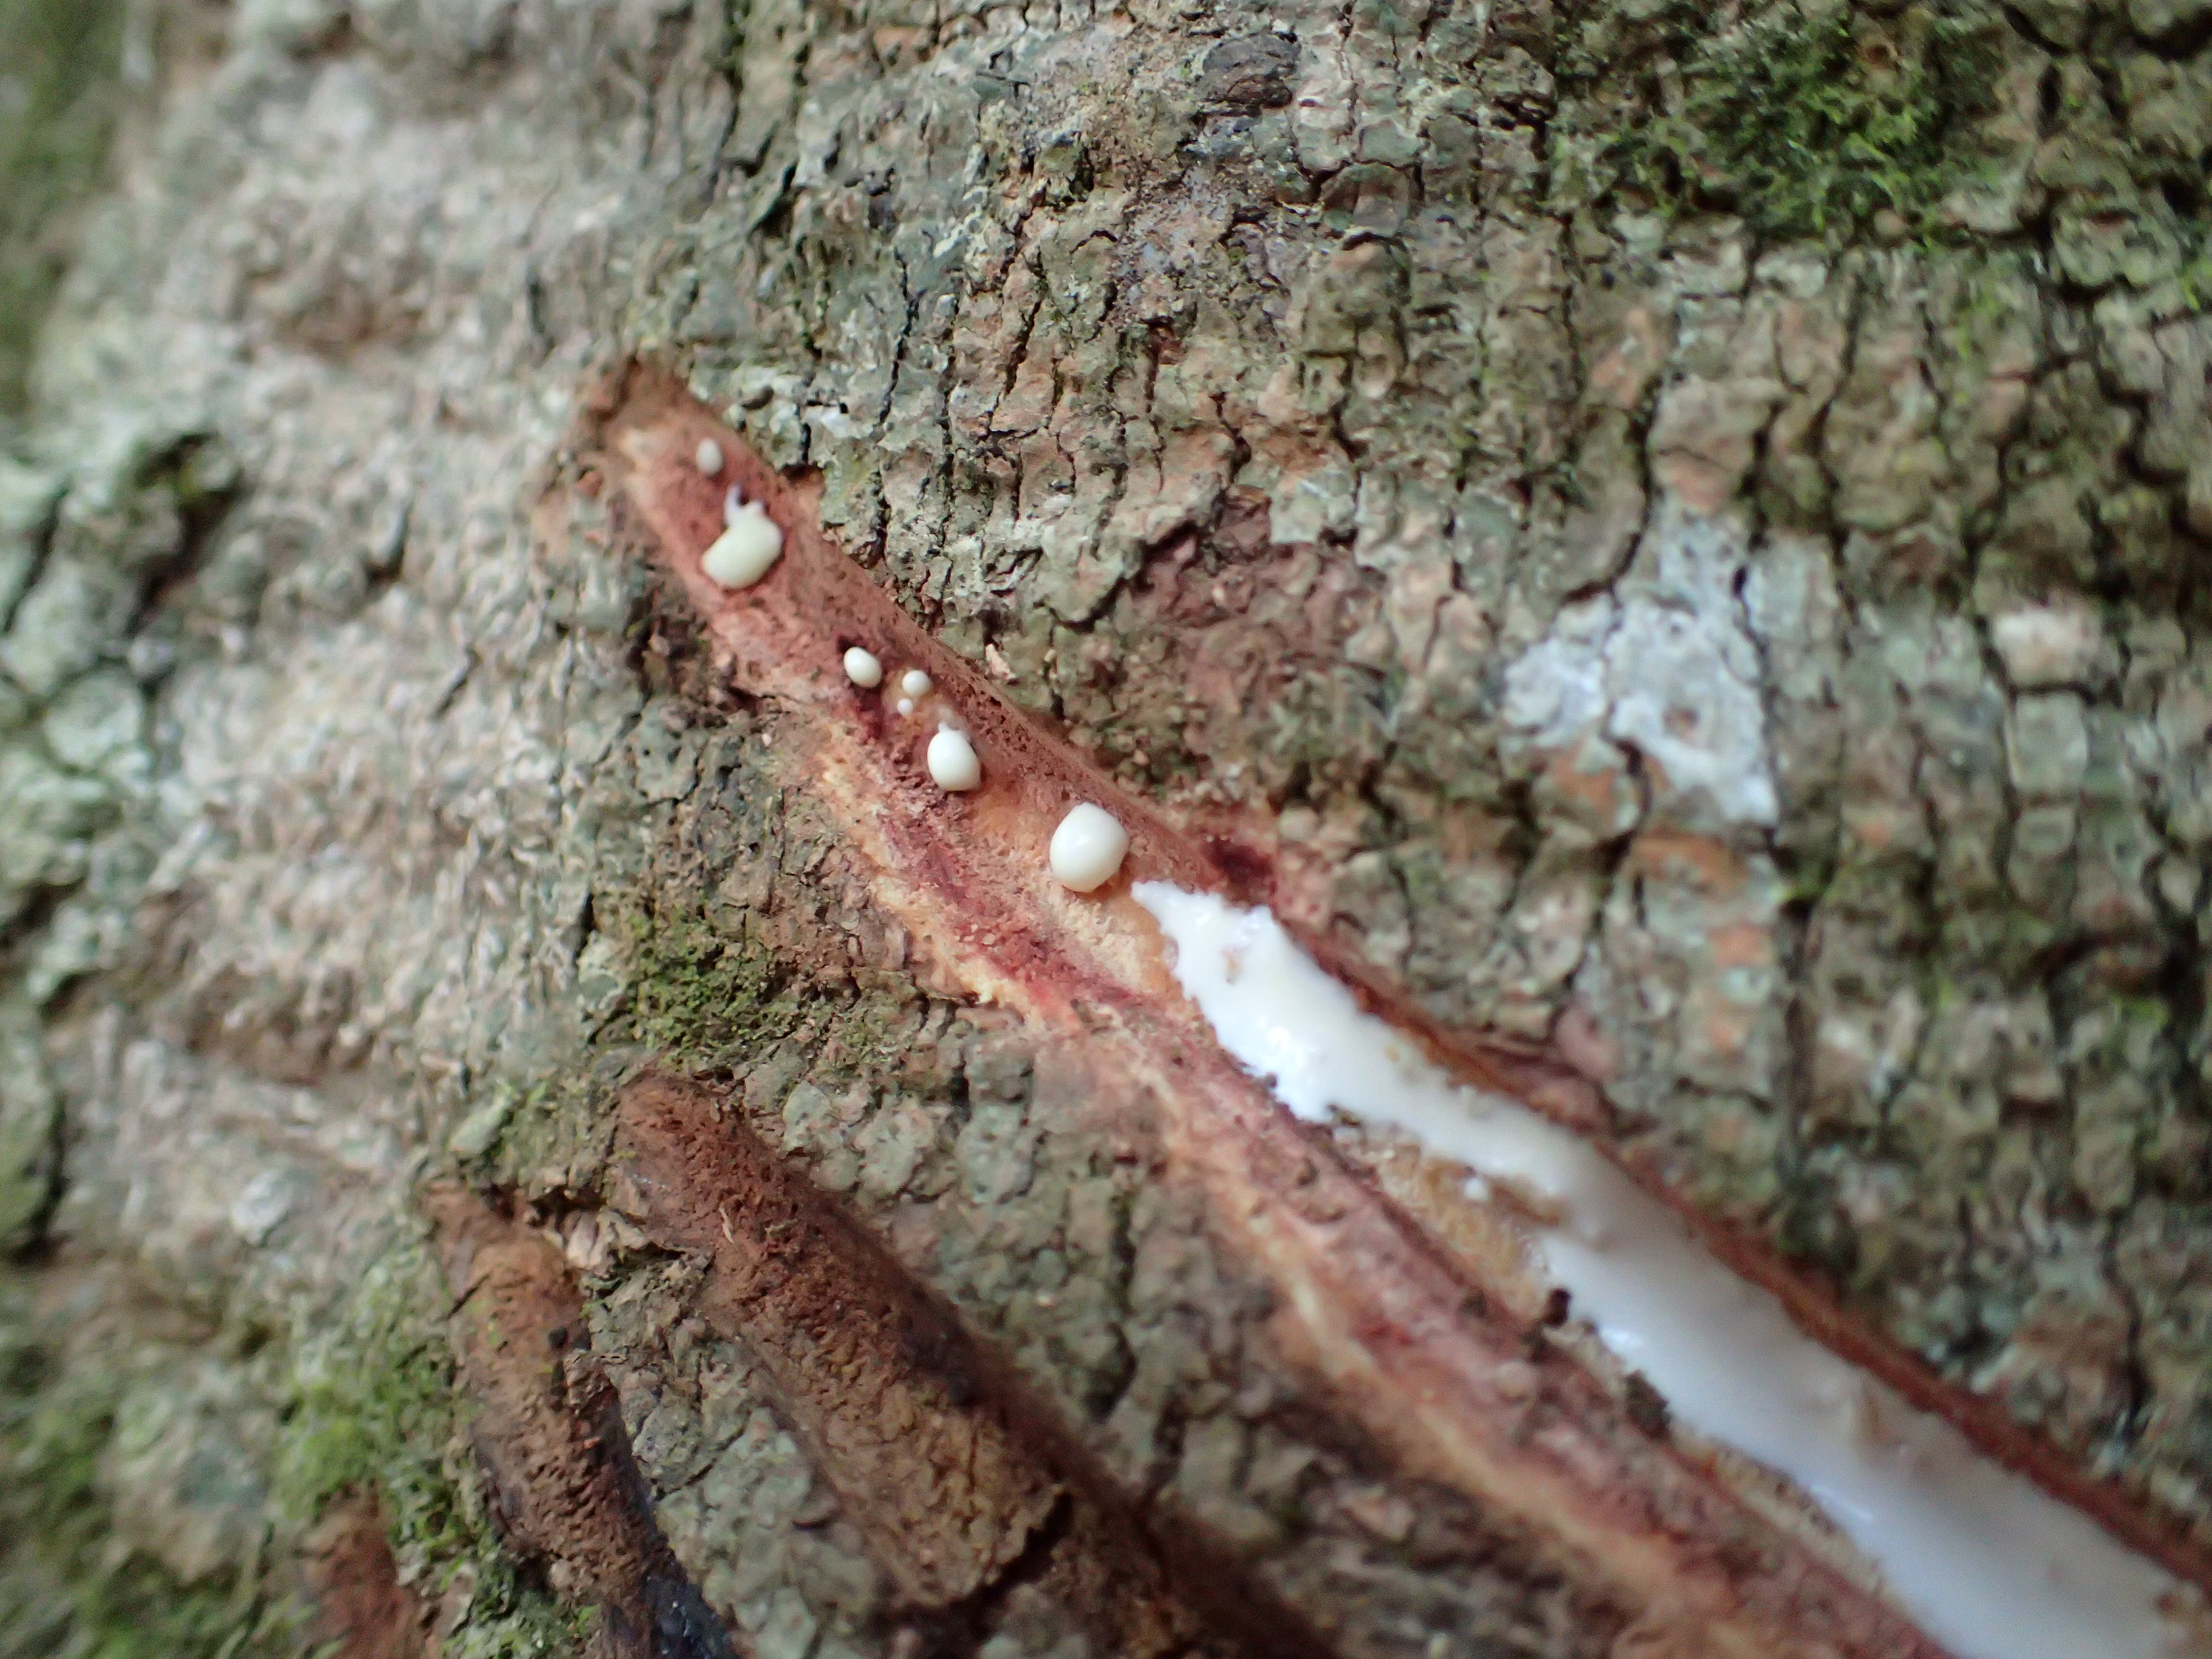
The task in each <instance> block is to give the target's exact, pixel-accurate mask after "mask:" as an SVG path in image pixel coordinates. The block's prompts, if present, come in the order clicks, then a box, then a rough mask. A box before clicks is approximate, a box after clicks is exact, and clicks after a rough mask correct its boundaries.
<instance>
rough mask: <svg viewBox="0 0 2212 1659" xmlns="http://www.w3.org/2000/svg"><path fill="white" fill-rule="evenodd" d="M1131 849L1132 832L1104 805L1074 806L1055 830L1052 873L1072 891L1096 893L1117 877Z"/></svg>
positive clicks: (1051, 856)
mask: <svg viewBox="0 0 2212 1659" xmlns="http://www.w3.org/2000/svg"><path fill="white" fill-rule="evenodd" d="M1128 851H1129V832H1128V831H1127V830H1126V829H1123V828H1122V827H1121V821H1120V820H1119V819H1117V818H1115V816H1114V815H1113V814H1112V813H1111V812H1109V811H1107V810H1106V809H1105V808H1104V807H1103V806H1094V805H1091V803H1090V802H1089V801H1085V802H1084V803H1083V804H1082V805H1080V806H1077V807H1073V808H1071V809H1070V810H1069V811H1068V814H1067V816H1066V817H1064V818H1062V819H1061V820H1060V827H1059V828H1058V829H1055V830H1054V831H1053V832H1052V846H1051V848H1050V850H1049V853H1048V858H1049V860H1050V861H1051V864H1052V873H1053V875H1054V877H1055V878H1057V879H1058V880H1059V882H1060V885H1061V886H1063V887H1065V888H1066V889H1068V890H1070V891H1071V892H1077V893H1094V892H1096V891H1097V890H1098V889H1100V888H1101V887H1103V886H1104V885H1105V884H1107V883H1108V882H1109V881H1111V880H1113V879H1114V878H1115V874H1116V873H1117V872H1119V871H1120V870H1121V860H1122V859H1123V858H1124V857H1125V856H1127V853H1128Z"/></svg>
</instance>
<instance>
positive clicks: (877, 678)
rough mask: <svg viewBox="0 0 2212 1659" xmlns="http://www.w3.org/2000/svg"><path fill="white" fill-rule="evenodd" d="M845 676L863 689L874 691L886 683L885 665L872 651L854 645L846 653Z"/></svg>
mask: <svg viewBox="0 0 2212 1659" xmlns="http://www.w3.org/2000/svg"><path fill="white" fill-rule="evenodd" d="M845 678H847V679H848V680H850V681H852V682H853V684H855V685H857V686H859V687H860V689H861V690H863V691H872V690H875V689H876V688H877V687H878V686H879V685H881V684H883V683H884V665H883V663H882V662H881V661H880V660H879V659H878V658H877V656H876V653H874V652H872V651H864V650H862V649H861V648H860V647H859V646H857V645H856V646H854V647H851V648H850V649H848V651H847V652H846V653H845Z"/></svg>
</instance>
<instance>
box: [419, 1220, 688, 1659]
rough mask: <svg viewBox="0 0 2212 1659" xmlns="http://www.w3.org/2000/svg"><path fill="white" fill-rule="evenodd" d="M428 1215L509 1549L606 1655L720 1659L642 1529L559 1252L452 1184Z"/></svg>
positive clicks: (618, 1423)
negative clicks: (579, 1605) (568, 1606)
mask: <svg viewBox="0 0 2212 1659" xmlns="http://www.w3.org/2000/svg"><path fill="white" fill-rule="evenodd" d="M426 1207H427V1208H428V1211H429V1213H430V1217H431V1219H432V1221H433V1222H434V1224H435V1225H436V1227H437V1230H438V1237H439V1243H440V1247H441V1255H442V1258H443V1261H444V1263H445V1269H446V1278H447V1284H448V1285H450V1286H451V1288H452V1290H453V1296H454V1301H455V1306H454V1309H453V1315H452V1316H451V1318H450V1319H449V1320H448V1321H447V1328H448V1330H449V1331H450V1333H451V1335H452V1339H453V1348H454V1352H455V1353H456V1354H457V1355H458V1356H459V1361H460V1370H461V1380H462V1383H463V1384H464V1386H465V1389H467V1391H468V1393H469V1394H470V1395H471V1396H472V1397H473V1398H474V1400H475V1401H476V1403H477V1417H476V1419H475V1422H474V1423H473V1425H471V1437H472V1440H473V1443H474V1444H475V1448H476V1451H477V1456H478V1457H479V1458H480V1459H481V1460H482V1461H483V1466H484V1469H485V1471H486V1473H487V1474H488V1475H489V1480H490V1486H491V1497H492V1504H493V1510H494V1513H495V1516H496V1517H497V1519H498V1521H499V1523H500V1526H501V1531H502V1533H503V1534H504V1535H505V1537H506V1540H507V1543H508V1545H509V1547H512V1548H513V1549H514V1550H515V1551H517V1553H520V1554H521V1555H522V1556H524V1557H525V1558H526V1559H538V1560H542V1561H544V1562H545V1563H547V1564H548V1576H549V1577H550V1579H551V1581H552V1583H553V1587H554V1589H556V1590H557V1591H559V1592H560V1593H561V1594H562V1595H564V1596H567V1597H570V1598H572V1599H574V1600H578V1601H596V1602H598V1603H599V1606H600V1607H601V1608H602V1609H603V1611H604V1613H605V1619H606V1626H605V1638H606V1644H607V1650H608V1651H609V1653H610V1654H611V1655H612V1656H614V1659H732V1646H731V1643H730V1640H729V1638H728V1637H727V1636H726V1634H725V1632H723V1629H722V1626H721V1624H720V1620H717V1619H716V1618H715V1617H714V1614H713V1613H711V1612H710V1611H708V1607H707V1604H706V1603H705V1601H702V1599H701V1598H700V1595H699V1593H698V1591H697V1590H696V1589H695V1588H693V1586H692V1584H691V1583H690V1580H689V1579H688V1578H687V1577H685V1576H684V1570H683V1569H682V1568H681V1567H680V1566H679V1565H678V1564H677V1561H676V1558H675V1556H674V1555H673V1554H672V1553H671V1552H670V1550H669V1547H668V1545H667V1542H666V1541H665V1539H663V1538H662V1537H661V1535H660V1529H659V1527H658V1525H657V1524H655V1522H654V1521H653V1510H652V1501H651V1498H650V1497H649V1495H648V1494H647V1491H646V1487H645V1483H644V1482H643V1480H641V1478H640V1477H639V1474H638V1472H637V1468H636V1465H635V1462H634V1461H633V1460H632V1458H631V1455H630V1450H629V1436H628V1435H627V1434H626V1433H625V1432H624V1431H623V1420H622V1412H621V1409H620V1407H619V1406H618V1405H617V1401H616V1400H615V1395H614V1391H613V1389H611V1388H609V1387H608V1386H607V1383H606V1382H605V1378H604V1377H603V1376H601V1374H600V1372H599V1369H598V1367H597V1366H596V1364H594V1363H593V1361H592V1357H591V1353H590V1351H589V1346H590V1338H589V1334H588V1330H587V1328H586V1324H585V1321H584V1310H583V1304H582V1303H581V1301H580V1299H579V1297H577V1294H576V1289H575V1285H574V1283H573V1282H572V1281H571V1279H570V1278H569V1276H568V1267H567V1265H566V1264H565V1263H564V1262H563V1261H562V1259H561V1255H560V1252H559V1251H558V1250H556V1249H554V1247H553V1246H552V1245H551V1244H550V1243H549V1242H547V1240H546V1239H545V1238H544V1237H542V1236H541V1235H540V1234H538V1233H537V1232H536V1231H532V1229H530V1228H529V1227H526V1226H524V1225H521V1224H520V1223H518V1222H515V1221H513V1220H511V1219H510V1218H507V1217H506V1216H504V1215H502V1214H501V1213H500V1212H498V1211H497V1210H495V1209H494V1208H492V1207H491V1206H489V1205H488V1204H486V1203H485V1202H483V1200H481V1199H479V1198H477V1196H475V1195H474V1194H471V1193H469V1192H466V1191H464V1190H462V1189H461V1188H456V1187H441V1188H435V1189H434V1190H433V1191H432V1192H431V1193H430V1194H429V1196H428V1199H427V1200H426Z"/></svg>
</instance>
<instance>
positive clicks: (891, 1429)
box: [611, 1077, 1328, 1659]
mask: <svg viewBox="0 0 2212 1659" xmlns="http://www.w3.org/2000/svg"><path fill="white" fill-rule="evenodd" d="M617 1124H618V1127H617V1142H616V1153H615V1164H614V1170H613V1174H612V1177H611V1181H612V1188H613V1193H612V1196H613V1200H614V1202H615V1204H616V1206H617V1208H619V1209H622V1210H624V1211H626V1212H628V1213H629V1215H630V1217H631V1218H632V1219H633V1220H635V1221H636V1222H637V1223H638V1224H639V1225H641V1227H642V1228H643V1229H644V1231H645V1232H646V1234H647V1237H649V1238H650V1239H651V1240H652V1241H653V1243H655V1244H656V1245H658V1246H659V1247H660V1248H662V1249H668V1250H672V1251H680V1252H683V1253H684V1254H687V1255H703V1256H705V1257H707V1258H708V1259H709V1260H710V1261H711V1262H712V1267H711V1269H710V1271H709V1272H708V1275H707V1277H706V1279H704V1280H703V1281H702V1285H701V1287H700V1289H699V1291H698V1292H697V1304H696V1306H697V1312H698V1314H699V1315H700V1316H701V1317H702V1318H703V1319H704V1320H705V1322H707V1324H708V1326H709V1327H710V1328H713V1329H714V1331H715V1332H717V1333H718V1334H720V1335H723V1336H726V1337H729V1338H732V1339H734V1340H738V1341H739V1342H742V1343H743V1344H744V1346H745V1348H746V1349H747V1351H748V1352H750V1353H752V1354H753V1355H754V1356H755V1357H756V1358H757V1359H758V1360H759V1361H760V1363H761V1364H762V1365H763V1367H764V1368H765V1369H766V1370H767V1371H768V1372H769V1376H771V1377H772V1378H773V1379H774V1380H775V1387H776V1389H777V1391H778V1394H779V1395H780V1397H781V1400H780V1403H781V1405H782V1407H784V1409H785V1411H786V1412H787V1414H788V1415H789V1417H790V1419H792V1420H793V1422H794V1423H795V1424H797V1425H799V1430H800V1431H801V1433H802V1435H803V1436H804V1437H805V1440H806V1442H807V1443H808V1445H809V1449H810V1451H811V1453H812V1455H813V1457H814V1460H815V1462H816V1465H817V1468H820V1469H821V1470H822V1471H823V1474H824V1475H825V1477H826V1478H827V1479H828V1480H829V1482H830V1483H831V1485H832V1486H835V1487H836V1491H837V1493H838V1496H839V1498H841V1499H842V1501H843V1504H844V1505H845V1509H846V1512H847V1513H848V1515H849V1516H852V1517H853V1519H854V1522H856V1523H857V1524H858V1525H859V1526H860V1528H861V1530H862V1531H863V1533H864V1534H866V1536H867V1538H868V1540H869V1542H870V1545H871V1547H872V1549H873V1550H874V1552H875V1553H876V1555H877V1559H878V1560H879V1561H880V1562H881V1563H882V1564H883V1565H884V1566H885V1567H886V1568H887V1569H888V1570H889V1571H890V1572H891V1573H892V1574H893V1576H894V1577H895V1578H896V1580H897V1582H898V1583H899V1585H900V1587H901V1589H902V1592H903V1593H904V1595H905V1596H906V1597H907V1599H908V1601H909V1603H910V1604H911V1605H912V1606H913V1607H914V1608H915V1610H918V1611H920V1612H921V1613H926V1614H927V1613H937V1614H946V1613H956V1614H957V1613H958V1612H959V1610H960V1606H961V1604H962V1603H963V1602H965V1603H972V1602H975V1601H980V1600H985V1599H987V1598H988V1597H989V1596H990V1595H992V1594H993V1593H994V1590H996V1589H998V1588H999V1587H1000V1585H1001V1583H1003V1581H1005V1580H1006V1579H1007V1578H1008V1577H1009V1576H1010V1575H1011V1574H1012V1573H1013V1572H1014V1571H1016V1569H1017V1567H1018V1565H1020V1566H1021V1567H1022V1568H1023V1569H1024V1571H1027V1572H1028V1573H1030V1574H1031V1575H1033V1576H1034V1577H1035V1578H1036V1579H1037V1580H1041V1581H1042V1583H1043V1584H1044V1586H1045V1587H1046V1588H1047V1589H1049V1590H1051V1591H1052V1592H1054V1594H1055V1599H1057V1600H1059V1601H1061V1602H1062V1603H1063V1604H1064V1605H1066V1607H1068V1608H1069V1610H1070V1612H1071V1613H1073V1614H1074V1615H1075V1616H1077V1617H1078V1618H1079V1620H1082V1622H1083V1623H1084V1624H1085V1626H1088V1627H1089V1628H1090V1629H1091V1631H1092V1632H1094V1633H1095V1634H1096V1635H1097V1638H1098V1639H1099V1640H1100V1642H1101V1643H1102V1644H1103V1650H1105V1651H1108V1652H1112V1653H1116V1654H1128V1655H1141V1656H1156V1655H1166V1654H1176V1653H1184V1652H1188V1651H1190V1650H1192V1649H1193V1648H1194V1647H1196V1646H1198V1645H1199V1644H1200V1643H1201V1641H1203V1642H1204V1643H1205V1644H1206V1648H1207V1650H1210V1651H1218V1650H1219V1645H1218V1644H1219V1643H1220V1641H1221V1639H1222V1638H1224V1637H1226V1638H1228V1639H1229V1640H1230V1641H1231V1643H1232V1644H1233V1645H1234V1647H1235V1649H1236V1650H1239V1651H1246V1652H1249V1653H1253V1654H1260V1653H1265V1654H1268V1655H1281V1656H1285V1659H1293V1656H1321V1655H1323V1654H1325V1653H1326V1652H1327V1651H1328V1649H1327V1648H1326V1646H1325V1645H1324V1644H1322V1642H1321V1641H1320V1640H1319V1639H1318V1638H1316V1637H1315V1636H1314V1635H1313V1634H1312V1633H1311V1632H1309V1631H1307V1630H1306V1629H1304V1627H1303V1626H1302V1625H1301V1624H1300V1623H1299V1621H1298V1620H1297V1618H1296V1617H1295V1615H1293V1614H1292V1613H1290V1612H1289V1611H1288V1610H1287V1609H1285V1607H1282V1605H1281V1604H1280V1603H1279V1601H1277V1600H1276V1598H1274V1597H1273V1596H1271V1595H1268V1594H1267V1592H1266V1591H1265V1590H1263V1589H1260V1588H1259V1587H1258V1586H1256V1585H1255V1584H1254V1583H1251V1582H1250V1581H1249V1577H1247V1576H1246V1575H1244V1574H1243V1573H1242V1572H1240V1571H1237V1570H1236V1568H1235V1567H1234V1566H1233V1565H1232V1564H1231V1559H1230V1558H1229V1554H1228V1553H1227V1552H1226V1551H1225V1550H1223V1549H1221V1548H1219V1547H1216V1546H1214V1545H1213V1544H1212V1543H1210V1542H1209V1541H1206V1540H1205V1539H1203V1538H1202V1537H1197V1536H1194V1535H1192V1534H1190V1532H1189V1530H1188V1528H1176V1529H1172V1530H1170V1531H1168V1532H1165V1533H1163V1532H1161V1531H1159V1530H1158V1529H1157V1522H1158V1521H1159V1519H1160V1517H1158V1516H1152V1517H1147V1518H1146V1520H1143V1521H1140V1519H1139V1516H1137V1515H1136V1514H1135V1513H1134V1512H1133V1511H1132V1510H1130V1509H1129V1508H1128V1507H1127V1504H1125V1502H1124V1501H1123V1499H1122V1498H1121V1495H1120V1494H1119V1493H1117V1492H1115V1489H1114V1487H1113V1484H1112V1483H1111V1481H1110V1480H1108V1479H1107V1478H1106V1476H1105V1475H1104V1474H1103V1472H1102V1471H1100V1470H1099V1469H1098V1468H1097V1467H1096V1466H1095V1464H1094V1463H1093V1462H1092V1460H1091V1458H1090V1457H1089V1456H1088V1455H1087V1454H1086V1453H1085V1451H1084V1450H1083V1449H1082V1447H1081V1446H1080V1444H1079V1442H1078V1441H1077V1440H1076V1439H1075V1437H1073V1435H1072V1434H1069V1433H1068V1432H1066V1431H1065V1430H1064V1429H1063V1428H1062V1427H1061V1426H1060V1425H1058V1424H1056V1423H1054V1422H1053V1421H1052V1420H1051V1417H1050V1413H1048V1411H1046V1410H1045V1409H1044V1408H1042V1407H1040V1406H1039V1405H1038V1404H1037V1403H1036V1401H1034V1400H1033V1399H1031V1398H1030V1396H1029V1395H1027V1393H1026V1391H1025V1390H1024V1389H1023V1388H1022V1387H1021V1385H1020V1384H1019V1383H1018V1380H1017V1379H1016V1378H1015V1376H1014V1373H1013V1371H1012V1367H1011V1366H1009V1365H1008V1364H1006V1361H1005V1360H1004V1359H1003V1358H1001V1357H1000V1356H999V1355H997V1354H996V1353H994V1352H993V1351H992V1350H991V1349H990V1348H989V1347H988V1346H987V1345H985V1344H983V1343H981V1342H980V1341H978V1340H976V1339H975V1337H973V1336H972V1335H971V1334H969V1331H968V1330H967V1329H966V1328H965V1327H964V1326H963V1324H962V1322H961V1321H960V1319H959V1316H957V1314H956V1313H955V1312H953V1311H952V1310H951V1309H949V1308H947V1307H945V1306H944V1305H943V1304H940V1303H939V1301H937V1300H936V1298H934V1297H932V1296H931V1295H930V1294H929V1293H928V1292H927V1291H926V1290H925V1289H923V1288H922V1287H921V1286H920V1285H917V1284H916V1283H915V1281H914V1280H913V1279H910V1278H909V1277H908V1275H907V1274H906V1273H904V1272H903V1271H902V1269H901V1268H900V1267H899V1265H898V1263H897V1262H896V1261H894V1260H893V1259H892V1258H891V1257H890V1255H888V1253H887V1252H886V1251H885V1250H884V1248H883V1247H882V1245H881V1244H880V1243H878V1241H877V1240H876V1239H875V1238H874V1237H872V1235H870V1234H869V1233H868V1232H867V1231H866V1230H865V1229H864V1228H862V1227H860V1225H857V1224H856V1223H855V1222H854V1221H853V1220H852V1219H851V1218H849V1217H848V1216H847V1215H846V1214H844V1213H843V1212H842V1210H841V1209H840V1208H839V1207H838V1206H837V1205H836V1202H835V1200H832V1199H830V1198H829V1196H828V1195H827V1194H823V1193H822V1192H821V1191H820V1190H819V1189H818V1188H816V1187H814V1186H813V1185H812V1184H811V1182H809V1181H808V1180H807V1179H806V1177H805V1175H804V1174H803V1173H802V1172H801V1171H799V1170H798V1169H796V1168H794V1167H793V1166H792V1165H791V1164H787V1163H786V1162H785V1161H784V1159H783V1158H781V1157H780V1156H779V1155H778V1154H777V1153H776V1152H775V1150H774V1149H772V1148H770V1147H769V1146H766V1145H764V1144H763V1142H762V1141H761V1140H760V1139H758V1138H757V1136H756V1135H755V1134H754V1133H752V1132H751V1131H750V1129H749V1128H747V1127H744V1125H743V1124H742V1123H740V1122H739V1121H738V1120H737V1118H736V1116H735V1115H733V1114H732V1113H731V1112H730V1111H729V1110H728V1109H726V1106H725V1103H723V1102H722V1101H721V1100H720V1098H718V1097H716V1096H714V1094H712V1093H710V1092H709V1091H706V1090H705V1089H703V1088H702V1087H700V1086H698V1085H693V1084H689V1083H685V1082H683V1081H680V1080H678V1079H671V1078H664V1077H651V1078H647V1079H643V1080H641V1081H640V1082H638V1083H636V1084H635V1085H632V1086H631V1087H630V1088H629V1090H628V1091H626V1092H625V1093H624V1095H623V1099H622V1103H621V1107H620V1115H619V1117H618V1119H617ZM1062 1510H1064V1511H1065V1518H1064V1520H1060V1519H1057V1516H1058V1512H1060V1511H1062ZM1025 1556H1027V1557H1030V1558H1031V1559H1030V1560H1028V1561H1027V1562H1024V1557H1025ZM1039 1556H1042V1559H1041V1560H1040V1559H1036V1558H1037V1557H1039Z"/></svg>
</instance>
